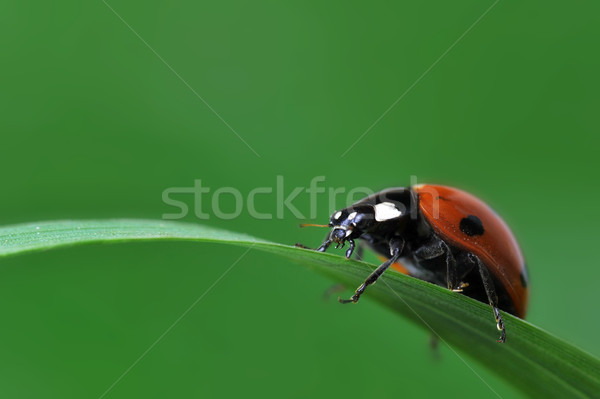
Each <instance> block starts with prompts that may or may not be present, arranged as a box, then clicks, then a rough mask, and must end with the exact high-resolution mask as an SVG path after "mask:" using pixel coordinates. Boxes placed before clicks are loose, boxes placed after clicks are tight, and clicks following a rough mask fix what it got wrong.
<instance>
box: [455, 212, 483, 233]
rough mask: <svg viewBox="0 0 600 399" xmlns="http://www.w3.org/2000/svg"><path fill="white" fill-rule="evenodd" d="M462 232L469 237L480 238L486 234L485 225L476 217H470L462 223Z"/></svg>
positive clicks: (463, 219)
mask: <svg viewBox="0 0 600 399" xmlns="http://www.w3.org/2000/svg"><path fill="white" fill-rule="evenodd" d="M460 231H462V232H463V233H465V234H466V235H468V236H480V235H482V234H483V233H484V231H485V230H484V229H483V223H481V219H479V218H478V217H477V216H475V215H469V216H467V217H466V218H462V220H461V221H460Z"/></svg>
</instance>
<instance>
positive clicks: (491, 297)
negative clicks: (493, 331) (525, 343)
mask: <svg viewBox="0 0 600 399" xmlns="http://www.w3.org/2000/svg"><path fill="white" fill-rule="evenodd" d="M469 258H471V260H472V261H473V262H476V263H477V266H478V267H479V274H480V275H481V280H482V281H483V286H484V288H485V293H486V294H487V297H488V301H489V303H490V306H491V307H492V308H493V309H494V317H495V318H496V327H497V328H498V331H501V334H500V338H499V339H498V342H500V343H504V342H506V328H504V320H502V315H500V311H499V310H498V295H497V294H496V288H495V287H494V282H493V281H492V277H491V276H490V272H489V271H488V269H487V267H485V265H484V264H483V262H482V261H481V259H479V258H478V257H477V256H475V255H473V254H469Z"/></svg>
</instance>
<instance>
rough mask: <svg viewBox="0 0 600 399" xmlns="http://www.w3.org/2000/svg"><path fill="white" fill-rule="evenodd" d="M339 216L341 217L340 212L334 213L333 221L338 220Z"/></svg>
mask: <svg viewBox="0 0 600 399" xmlns="http://www.w3.org/2000/svg"><path fill="white" fill-rule="evenodd" d="M340 216H342V211H337V212H336V213H335V215H333V218H334V219H339V218H340Z"/></svg>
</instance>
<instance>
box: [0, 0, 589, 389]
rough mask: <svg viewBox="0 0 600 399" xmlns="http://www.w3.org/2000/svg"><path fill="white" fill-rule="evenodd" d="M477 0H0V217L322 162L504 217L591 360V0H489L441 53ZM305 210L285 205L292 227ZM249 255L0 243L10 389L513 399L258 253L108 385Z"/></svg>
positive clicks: (152, 196) (308, 168)
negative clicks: (471, 200)
mask: <svg viewBox="0 0 600 399" xmlns="http://www.w3.org/2000/svg"><path fill="white" fill-rule="evenodd" d="M107 4H109V5H110V7H112V8H114V11H115V12H116V13H118V15H120V17H121V18H122V20H121V19H120V18H119V17H118V16H117V15H115V13H114V12H113V11H111V9H110V8H109V7H108V6H107ZM493 4H494V3H493V2H491V1H461V2H458V3H457V2H444V1H436V2H433V3H432V2H428V3H415V2H371V3H369V4H368V5H367V4H366V3H364V2H354V3H352V2H342V1H336V2H327V3H323V2H316V1H311V2H293V3H292V2H277V1H271V2H240V1H224V2H219V3H217V2H214V3H205V2H202V3H199V2H192V1H171V2H167V1H150V2H132V1H123V0H119V1H116V0H115V1H110V0H109V1H108V3H104V2H103V1H91V2H79V1H73V0H67V1H63V2H60V3H56V2H50V3H49V2H41V1H18V2H17V1H12V0H10V1H4V2H2V3H1V4H0V33H1V34H0V43H1V49H2V61H1V64H0V71H1V74H0V76H1V79H2V91H1V93H2V95H1V96H0V102H1V103H0V107H1V108H0V109H1V110H2V117H1V118H0V132H1V134H2V142H1V145H0V170H1V171H2V195H1V197H0V223H1V224H2V225H7V224H14V223H21V222H28V221H37V220H51V219H77V218H120V217H126V218H151V219H160V218H161V217H162V215H163V213H172V212H173V211H174V210H175V209H174V208H172V207H169V206H167V205H165V204H164V203H163V201H162V192H163V190H165V189H167V188H169V187H191V186H193V184H194V180H197V179H201V180H202V184H203V185H204V186H206V187H210V188H211V190H212V192H214V190H216V189H217V188H220V187H234V188H235V189H237V190H239V191H240V193H242V195H243V196H244V198H246V196H247V194H248V193H249V192H250V191H251V190H252V189H254V188H256V187H275V184H276V180H277V176H283V180H284V192H285V195H288V194H290V193H291V192H292V191H293V189H294V188H295V187H307V186H308V184H309V183H310V181H311V179H312V178H314V177H315V176H324V177H325V182H324V183H322V184H321V186H323V187H340V188H345V189H346V191H348V190H350V189H352V188H354V187H358V186H361V187H370V188H371V189H373V190H379V189H383V188H386V187H391V186H401V185H407V184H409V183H410V180H409V179H410V176H413V175H414V176H417V178H418V181H419V182H433V183H440V184H450V185H456V186H458V187H461V188H464V189H467V190H470V191H471V192H473V193H475V194H477V195H479V196H480V197H482V198H483V199H485V200H486V201H488V202H489V203H490V204H491V205H492V206H493V207H494V208H495V209H496V210H498V211H499V213H500V214H501V215H503V217H504V218H505V219H506V220H507V222H508V223H509V224H510V225H511V226H512V228H513V230H514V232H515V234H516V236H517V238H518V239H519V241H520V243H521V244H522V247H523V250H524V253H525V256H526V258H527V261H528V264H529V268H530V270H529V272H530V276H531V289H532V297H531V302H530V312H529V316H528V320H530V321H531V322H532V323H535V324H537V325H539V326H540V327H542V328H544V329H546V330H548V331H550V332H553V333H555V334H556V335H558V336H560V337H562V338H564V339H566V340H567V341H569V342H572V343H574V344H575V345H578V346H580V347H581V348H583V349H585V350H587V351H589V352H591V353H592V354H594V355H596V356H598V355H600V346H599V345H598V342H597V338H598V333H599V321H598V318H597V317H596V316H597V315H596V313H597V312H596V310H595V308H593V307H592V306H593V305H596V304H597V303H598V299H597V292H598V287H597V284H598V281H600V268H598V254H597V251H596V249H597V248H598V240H599V239H600V234H599V233H598V225H599V223H600V212H599V211H598V206H597V204H598V197H599V195H600V187H599V185H598V170H599V168H600V161H599V159H598V147H599V144H600V141H599V139H598V128H597V127H598V114H597V112H598V106H599V101H598V89H599V85H598V71H599V70H600V62H599V59H600V58H599V57H598V52H597V51H596V50H595V49H597V44H598V34H599V30H600V28H599V26H598V23H597V15H598V12H599V11H600V6H599V5H598V3H597V2H591V1H587V2H586V1H577V2H570V3H569V4H566V3H565V4H562V3H548V2H541V1H533V2H528V3H527V4H523V3H522V2H514V1H500V2H498V3H497V4H495V6H494V7H493V8H492V9H491V10H489V12H488V13H487V14H486V15H485V16H484V17H483V18H481V20H480V21H479V22H478V23H477V24H476V25H475V26H473V28H472V29H471V30H470V31H469V32H468V33H466V34H465V35H464V37H462V39H461V40H459V41H458V43H457V44H456V45H455V46H454V47H452V48H451V46H452V45H453V43H455V41H456V40H457V39H458V38H459V37H461V35H463V34H464V33H465V32H466V31H467V30H468V29H469V27H471V26H472V25H473V23H474V22H475V21H477V20H478V19H479V18H480V17H481V16H482V15H483V14H484V13H485V12H486V10H488V9H489V7H490V6H492V5H493ZM123 21H125V22H126V23H124V22H123ZM126 24H129V25H130V26H131V28H132V29H133V30H135V32H137V34H139V37H137V36H136V34H134V33H133V32H132V31H131V30H130V29H129V28H128V26H127V25H126ZM141 39H143V40H141ZM143 41H146V42H147V44H148V45H149V46H151V47H152V49H154V50H155V51H156V53H157V54H158V55H160V57H162V58H163V59H164V60H165V62H166V63H168V65H170V67H171V68H172V70H171V69H170V68H169V67H168V66H167V65H165V63H163V62H162V61H161V60H160V59H159V57H157V55H156V54H154V53H153V52H152V51H151V50H150V49H149V48H148V47H147V46H146V45H145V44H144V42H143ZM449 49H450V51H448V52H447V53H446V54H445V56H444V57H443V58H441V60H439V62H437V64H435V65H434V66H433V67H432V68H431V69H430V70H429V72H428V73H426V74H425V75H424V76H422V75H423V74H424V73H425V72H426V71H427V70H428V69H429V68H430V67H431V66H432V65H433V64H434V63H435V62H436V60H438V59H439V57H440V56H442V55H443V54H444V53H445V52H446V51H447V50H449ZM175 72H176V73H175ZM176 74H179V76H180V77H181V78H182V79H180V78H179V77H178V76H177V75H176ZM421 77H422V78H421ZM420 78H421V79H420ZM419 79H420V80H419ZM182 80H183V81H185V83H184V82H183V81H182ZM415 83H416V84H415ZM186 84H187V85H189V87H188V86H187V85H186ZM190 88H193V90H195V91H196V92H197V93H198V95H199V96H201V97H202V98H203V99H204V100H205V101H206V102H207V103H208V104H210V106H211V107H212V108H213V109H214V110H215V111H216V112H217V113H218V114H219V115H220V116H221V117H222V118H223V120H224V121H226V122H227V124H229V125H230V126H231V127H232V128H233V129H234V130H235V131H236V132H237V134H239V136H241V137H242V138H243V139H244V140H245V141H246V142H247V143H248V144H249V145H250V146H251V147H252V148H253V149H254V151H256V153H257V154H259V155H260V157H258V156H257V155H256V154H255V153H254V152H253V151H251V150H250V149H249V148H248V147H247V146H246V145H245V144H244V143H243V142H242V141H241V140H240V139H239V138H238V137H236V134H234V133H233V132H232V131H231V130H230V129H229V128H228V127H227V126H226V124H225V123H223V121H222V120H221V119H219V117H217V116H216V115H215V113H214V112H212V111H211V110H210V109H209V108H208V107H207V105H205V104H204V103H203V102H202V101H201V100H200V99H199V98H198V97H197V96H196V95H195V94H194V92H193V91H192V90H191V89H190ZM409 88H410V90H409V91H408V93H406V91H407V90H408V89H409ZM403 93H406V95H404V97H403V98H402V99H401V100H400V101H399V102H398V103H397V104H396V106H395V107H393V108H392V109H391V110H390V111H389V112H388V113H387V114H386V115H385V117H383V118H382V119H381V120H380V121H379V122H378V123H377V124H376V125H375V126H374V127H373V128H372V129H371V130H370V131H369V132H368V133H367V134H366V135H364V137H363V138H362V139H361V140H360V141H359V142H358V143H357V144H356V145H355V146H354V147H353V148H352V149H351V150H350V151H348V152H347V153H346V155H345V156H344V157H341V155H342V154H343V153H344V152H346V150H347V149H348V148H349V147H350V146H351V145H352V144H353V143H354V142H355V141H356V140H357V139H358V138H359V137H361V135H362V134H363V133H364V132H365V131H366V130H367V129H368V128H369V127H370V126H371V125H372V124H373V123H374V122H375V121H376V120H377V119H378V118H379V117H380V116H381V115H382V114H383V113H384V112H385V111H386V110H387V109H388V108H389V107H390V105H392V104H393V103H394V102H395V101H396V100H397V99H398V98H399V97H400V96H402V95H403ZM178 198H179V199H180V200H183V201H185V202H186V203H187V204H188V205H189V206H190V214H189V215H188V216H187V217H186V218H185V219H184V220H185V221H188V222H193V223H205V224H208V225H212V226H218V227H223V228H227V229H230V230H234V231H241V232H247V233H249V234H252V235H255V236H257V237H261V238H266V239H270V240H274V241H277V242H282V243H287V244H293V243H295V242H297V241H300V242H302V243H305V244H307V245H311V246H316V245H317V244H319V243H320V241H321V239H322V238H323V235H324V234H325V232H324V231H322V230H318V229H305V230H300V229H298V223H299V221H300V220H298V218H296V216H294V215H293V214H292V213H291V212H289V211H285V212H284V215H283V218H275V219H272V220H256V219H254V218H252V217H251V216H250V215H249V214H248V211H247V203H246V202H244V209H243V211H242V213H241V215H240V216H239V217H237V218H235V219H232V220H222V219H218V218H216V217H214V215H213V216H212V217H211V218H210V219H209V220H198V219H197V218H195V217H194V214H193V212H192V207H193V200H192V199H191V197H190V196H185V195H183V196H180V197H178ZM203 198H204V199H205V201H206V202H205V203H204V205H203V210H204V211H207V212H210V201H211V196H210V194H209V195H206V196H205V197H203ZM220 199H221V200H222V201H221V203H220V206H221V208H222V210H223V211H224V212H231V211H233V210H234V204H233V201H232V198H231V197H229V196H223V197H220ZM309 202H310V201H309V196H308V195H307V194H306V193H305V192H303V193H301V194H299V195H298V197H297V198H296V199H295V200H294V201H293V205H294V206H295V207H296V208H298V210H299V211H300V212H302V213H303V214H304V215H305V216H306V220H302V221H308V220H309V217H308V216H309V213H310V206H309ZM345 202H346V200H345V195H340V196H338V197H337V202H336V204H335V207H342V206H344V205H346V204H345ZM276 208H277V198H276V195H274V194H272V195H259V196H257V197H256V209H257V210H258V211H259V212H263V213H268V212H270V213H274V212H275V210H276ZM315 209H316V218H314V219H312V220H310V221H313V222H315V223H323V222H326V221H327V219H328V217H329V215H330V213H331V211H333V210H334V209H333V208H332V207H330V204H329V198H328V196H326V195H321V196H319V197H318V200H317V207H316V208H315ZM175 211H176V210H175ZM243 252H244V249H242V248H236V247H230V246H220V245H209V244H197V243H196V244H193V243H135V244H123V245H95V246H86V247H81V248H74V249H63V250H56V251H51V252H47V253H37V254H33V255H26V256H20V257H15V258H8V259H2V261H1V268H0V273H1V274H0V303H1V305H0V312H1V314H2V324H3V326H2V328H0V342H1V344H0V348H1V349H0V358H1V359H2V360H1V361H0V395H2V397H19V398H39V397H48V398H83V397H91V398H94V397H96V398H98V397H100V396H101V395H103V394H104V393H106V391H107V390H108V389H109V388H110V387H111V386H112V388H111V389H110V390H109V391H108V392H107V393H106V395H105V396H104V397H106V398H131V397H147V398H165V397H233V396H248V397H265V398H278V397H282V396H283V397H305V396H307V395H312V396H315V397H339V398H344V397H348V398H351V397H354V398H356V397H364V396H366V397H378V398H386V397H400V396H410V397H412V396H420V397H439V396H443V397H447V398H448V397H496V395H495V394H494V392H493V391H495V392H496V393H498V394H499V395H500V396H502V397H504V398H509V397H521V394H520V393H519V392H518V391H517V390H515V389H514V388H513V387H512V386H510V385H509V384H507V383H506V382H505V381H503V380H501V379H499V378H498V377H497V376H496V375H495V374H494V373H493V372H492V371H490V370H487V369H484V368H483V367H481V366H480V365H479V364H478V363H476V362H475V361H474V360H472V359H470V358H468V357H465V361H466V362H467V363H468V364H469V367H468V366H466V365H465V364H464V363H463V362H462V361H461V360H460V359H459V358H458V357H457V356H456V355H455V354H454V353H453V352H452V351H451V350H449V349H448V348H447V347H443V346H442V347H441V348H440V358H439V359H437V360H436V359H435V358H434V356H433V354H432V352H431V350H430V348H429V346H428V341H429V334H428V333H427V331H426V330H425V329H423V328H421V326H417V325H414V324H411V323H409V322H407V321H406V320H403V319H402V318H399V317H397V316H396V315H395V314H393V313H391V312H390V311H388V310H387V309H383V308H382V307H380V306H379V305H378V304H376V303H374V302H373V301H371V300H370V299H369V298H368V295H367V296H366V297H365V298H364V299H363V300H362V301H361V303H360V306H351V307H350V306H348V307H342V306H339V305H338V304H337V303H336V302H335V300H334V299H332V300H330V301H323V299H322V294H323V292H324V291H325V290H326V289H327V288H328V287H329V286H330V285H331V284H332V283H333V282H332V281H330V280H327V279H325V278H323V277H321V276H320V275H317V274H315V273H313V272H311V271H310V270H308V269H306V268H303V267H300V266H298V265H296V264H293V263H291V262H289V261H287V260H285V259H283V258H277V257H275V256H272V255H267V254H263V253H259V252H255V251H250V252H249V253H248V254H247V255H246V256H244V257H243V258H242V259H241V260H240V261H239V263H238V264H237V265H236V266H235V267H234V269H232V271H231V272H230V273H229V274H228V275H227V276H225V277H224V278H223V279H222V280H221V281H220V282H219V283H218V284H217V285H216V286H215V287H214V288H213V289H212V290H211V291H210V292H209V293H208V294H207V295H206V296H205V297H204V298H203V299H202V300H201V301H200V302H199V303H198V304H197V305H196V306H195V307H194V308H193V309H192V310H191V311H190V312H189V313H188V314H186V316H185V317H184V318H183V319H181V321H180V322H179V323H177V324H176V325H175V326H174V327H173V328H172V329H171V330H170V331H169V332H168V334H167V335H165V336H164V338H162V340H160V342H158V343H157V344H156V345H155V346H154V347H152V349H151V350H150V351H149V352H147V354H146V355H145V357H143V359H141V360H140V361H139V362H138V363H136V364H135V365H134V367H133V368H131V369H130V371H129V372H128V374H126V375H125V376H124V377H123V378H122V379H120V380H118V379H119V377H120V376H121V375H122V374H123V373H124V372H125V371H126V370H128V369H129V368H130V366H132V365H133V364H134V362H135V361H136V359H138V358H139V357H140V356H141V355H142V354H144V353H145V351H146V350H147V349H148V348H149V347H151V345H152V344H153V343H154V342H155V341H156V340H157V339H158V338H159V337H161V334H163V333H164V332H165V331H166V330H167V329H168V328H169V327H170V326H171V325H172V324H173V322H175V321H176V320H177V319H178V318H179V317H180V316H181V315H182V314H183V312H184V311H185V310H186V309H187V308H188V307H189V306H190V305H191V304H192V303H193V302H194V301H195V300H196V299H198V298H199V297H200V296H201V295H202V294H203V293H204V292H205V291H206V290H207V288H208V287H209V286H211V284H213V283H214V282H215V280H216V279H217V278H218V277H219V276H220V275H221V274H222V273H223V272H224V271H225V270H226V269H227V268H228V267H229V266H230V265H231V264H232V263H233V262H235V261H236V259H238V258H239V257H240V256H241V255H242V253H243ZM339 253H340V255H341V254H342V253H341V252H339ZM492 322H493V321H492V319H491V315H490V323H492ZM508 334H509V341H508V343H507V345H510V331H509V332H508ZM494 338H495V337H490V339H494ZM470 367H472V368H473V370H475V371H476V373H477V374H479V376H481V379H480V378H479V377H478V376H477V375H476V374H475V373H474V372H473V371H472V370H471V369H470ZM523 372H524V373H526V372H527V370H523ZM482 379H483V381H485V383H484V382H482ZM117 380H118V382H117ZM115 382H117V383H116V385H113V384H114V383H115ZM487 385H489V386H490V387H492V389H493V391H492V390H491V389H490V388H489V387H488V386H487Z"/></svg>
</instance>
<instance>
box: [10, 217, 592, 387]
mask: <svg viewBox="0 0 600 399" xmlns="http://www.w3.org/2000/svg"><path fill="white" fill-rule="evenodd" d="M134 240H145V241H149V240H186V241H207V242H217V243H223V244H232V245H239V246H244V247H251V248H252V249H254V250H261V251H266V252H271V253H275V254H278V255H281V256H284V257H286V258H289V259H291V260H293V261H294V262H297V263H300V264H302V265H305V266H307V267H309V268H311V269H313V270H315V271H317V272H320V273H323V274H325V275H328V276H330V277H331V278H332V279H334V280H335V281H339V282H343V283H344V284H346V285H348V286H349V287H351V288H355V287H356V286H358V285H359V284H360V283H362V282H363V280H364V279H365V277H366V276H367V275H368V274H369V273H370V272H371V271H372V270H373V268H374V267H375V265H372V264H368V263H365V262H360V261H355V260H347V259H345V258H344V257H342V256H339V255H334V254H328V253H318V252H315V251H310V250H305V249H300V248H295V247H293V246H288V245H282V244H277V243H273V242H269V241H265V240H261V239H258V238H254V237H252V236H249V235H246V234H240V233H233V232H230V231H226V230H222V229H216V228H211V227H206V226H201V225H196V224H188V223H180V222H165V221H151V220H82V221H54V222H40V223H30V224H21V225H13V226H5V227H1V228H0V256H9V255H16V254H22V253H26V252H32V251H40V250H47V249H52V248H58V247H63V246H70V245H76V244H84V243H99V242H113V241H114V242H125V241H134ZM366 295H369V296H371V297H373V298H375V299H376V300H378V301H379V302H381V303H382V304H384V305H386V306H388V307H390V308H392V309H393V310H395V311H397V312H398V313H400V314H402V315H403V316H405V317H408V318H409V319H411V320H413V321H415V322H416V323H417V324H419V325H421V326H422V327H424V328H425V329H427V330H428V331H432V333H433V334H434V335H437V336H438V337H439V338H440V340H441V341H442V343H443V344H446V345H448V346H449V347H450V349H451V350H452V351H455V349H456V350H459V351H458V352H460V353H458V352H457V355H459V356H460V354H461V353H466V354H468V355H469V356H470V357H471V358H473V359H476V360H477V361H479V362H481V363H482V364H484V365H486V366H487V367H489V368H490V369H492V370H494V371H495V372H497V373H498V374H499V375H501V376H503V377H504V378H506V379H507V380H508V381H510V382H512V383H513V384H515V385H516V386H518V387H519V388H521V389H522V390H523V391H525V392H527V393H529V394H531V395H532V396H535V397H559V398H577V397H599V396H600V361H599V360H598V359H596V358H595V357H593V356H591V355H590V354H588V353H585V352H583V351H582V350H581V349H579V348H576V347H574V346H572V345H570V344H568V343H566V342H565V341H563V340H560V339H558V338H557V337H555V336H553V335H551V334H549V333H548V332H546V331H544V330H542V329H540V328H538V327H536V326H534V325H532V324H530V323H528V322H526V321H523V320H521V319H518V318H516V317H514V316H512V315H509V314H506V313H503V317H504V321H505V324H506V330H507V342H506V343H505V344H499V343H497V342H496V339H497V337H498V331H496V328H495V327H496V325H495V322H494V318H493V315H492V311H491V310H490V308H489V306H487V305H485V304H483V303H480V302H477V301H475V300H472V299H470V298H467V297H465V296H463V295H460V294H457V293H454V292H450V291H448V290H446V289H444V288H441V287H438V286H435V285H432V284H429V283H426V282H424V281H421V280H418V279H415V278H411V277H408V276H405V275H402V274H399V273H396V272H393V271H390V272H386V273H385V274H384V276H383V277H382V278H381V279H380V280H379V282H378V284H376V285H374V286H372V287H369V288H368V289H367V291H366ZM356 306H360V304H358V305H356ZM490 388H491V387H490Z"/></svg>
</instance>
